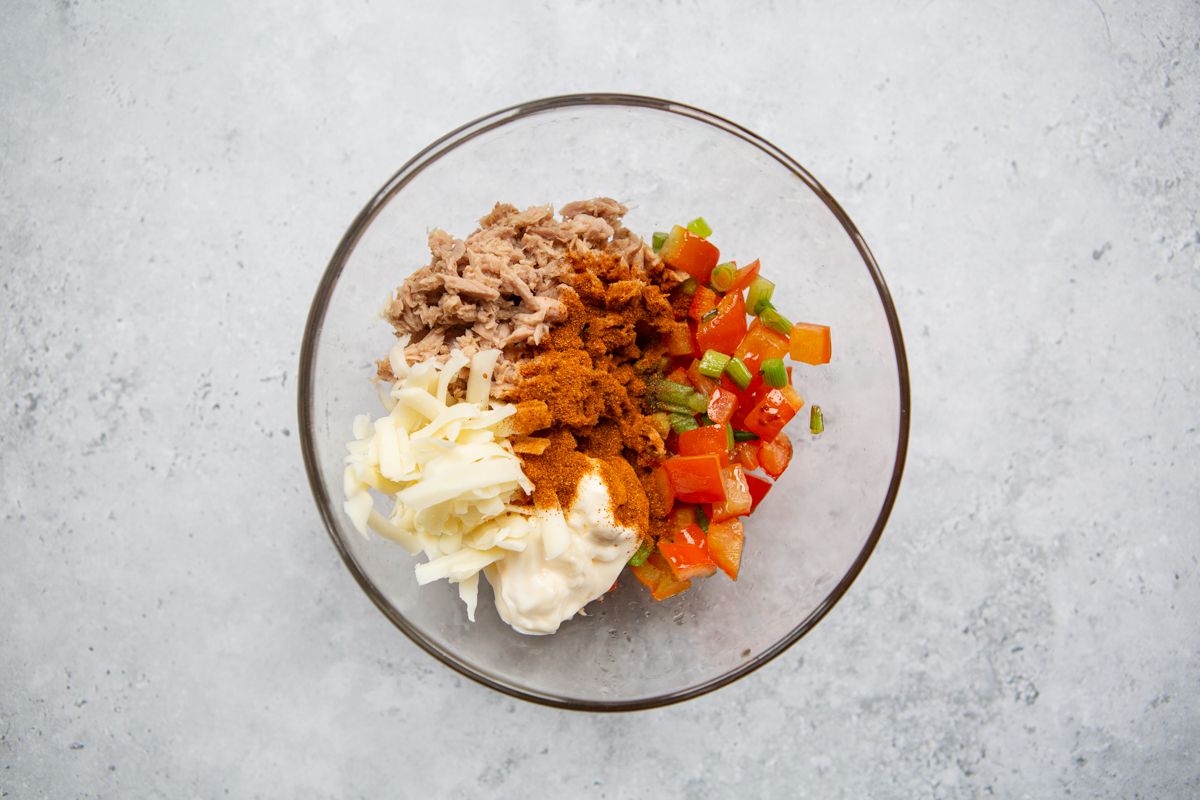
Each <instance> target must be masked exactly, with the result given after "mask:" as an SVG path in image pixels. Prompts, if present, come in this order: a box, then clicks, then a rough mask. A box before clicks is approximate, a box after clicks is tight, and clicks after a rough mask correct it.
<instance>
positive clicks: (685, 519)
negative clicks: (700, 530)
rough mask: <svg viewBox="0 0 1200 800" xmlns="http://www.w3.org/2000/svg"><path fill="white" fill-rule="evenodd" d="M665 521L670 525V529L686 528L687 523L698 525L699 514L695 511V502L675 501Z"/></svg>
mask: <svg viewBox="0 0 1200 800" xmlns="http://www.w3.org/2000/svg"><path fill="white" fill-rule="evenodd" d="M667 522H669V523H670V525H671V530H673V531H678V530H682V529H684V528H686V527H687V526H688V525H695V526H696V527H700V515H699V514H697V513H696V504H695V503H676V504H675V507H674V508H672V509H671V513H670V514H668V515H667Z"/></svg>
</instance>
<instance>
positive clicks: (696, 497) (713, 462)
mask: <svg viewBox="0 0 1200 800" xmlns="http://www.w3.org/2000/svg"><path fill="white" fill-rule="evenodd" d="M663 467H664V468H665V469H666V470H667V477H668V478H669V479H670V481H671V488H672V489H673V490H674V491H675V499H676V500H679V501H681V502H684V503H720V502H722V501H724V500H725V484H724V482H723V481H722V479H721V461H720V459H718V458H717V457H716V456H715V455H703V456H676V457H674V458H668V459H667V460H666V461H664V462H663Z"/></svg>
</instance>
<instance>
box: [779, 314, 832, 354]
mask: <svg viewBox="0 0 1200 800" xmlns="http://www.w3.org/2000/svg"><path fill="white" fill-rule="evenodd" d="M789 338H790V340H791V344H790V346H789V351H790V352H789V355H790V356H791V357H792V360H793V361H803V362H804V363H805V364H828V363H829V356H830V352H831V347H830V345H829V326H827V325H811V324H809V323H807V322H797V323H796V324H795V325H793V326H792V335H791V336H790V337H789Z"/></svg>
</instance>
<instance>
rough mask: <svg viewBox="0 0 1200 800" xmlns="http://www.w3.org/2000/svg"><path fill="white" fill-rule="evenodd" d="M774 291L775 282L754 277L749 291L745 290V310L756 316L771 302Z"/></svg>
mask: <svg viewBox="0 0 1200 800" xmlns="http://www.w3.org/2000/svg"><path fill="white" fill-rule="evenodd" d="M774 291H775V284H773V283H771V282H770V281H769V280H767V279H766V278H755V279H754V281H753V282H752V283H751V284H750V291H748V292H746V311H748V312H750V313H751V314H753V315H754V316H756V317H757V316H758V315H759V313H761V312H762V310H763V309H764V308H766V307H767V304H768V303H770V302H771V293H772V292H774ZM789 332H790V331H789Z"/></svg>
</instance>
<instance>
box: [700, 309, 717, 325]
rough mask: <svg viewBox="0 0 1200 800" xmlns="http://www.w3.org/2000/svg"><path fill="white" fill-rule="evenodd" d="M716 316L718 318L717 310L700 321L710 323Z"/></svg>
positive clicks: (710, 312)
mask: <svg viewBox="0 0 1200 800" xmlns="http://www.w3.org/2000/svg"><path fill="white" fill-rule="evenodd" d="M716 316H717V310H716V309H715V308H714V309H713V310H712V311H709V312H707V313H706V314H705V315H704V316H703V317H701V318H700V321H701V322H708V321H709V320H710V319H713V318H714V317H716Z"/></svg>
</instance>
